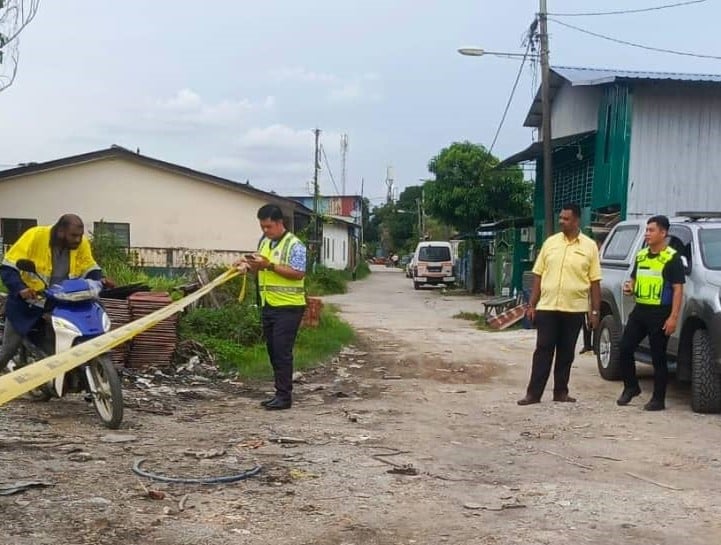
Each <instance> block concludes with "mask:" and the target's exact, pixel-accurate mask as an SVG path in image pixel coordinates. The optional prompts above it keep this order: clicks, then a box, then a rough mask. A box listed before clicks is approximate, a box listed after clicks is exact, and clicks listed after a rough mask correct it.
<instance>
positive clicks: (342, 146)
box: [340, 134, 348, 195]
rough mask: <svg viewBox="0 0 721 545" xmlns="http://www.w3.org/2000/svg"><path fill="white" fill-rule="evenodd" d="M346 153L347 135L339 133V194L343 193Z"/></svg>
mask: <svg viewBox="0 0 721 545" xmlns="http://www.w3.org/2000/svg"><path fill="white" fill-rule="evenodd" d="M347 155H348V135H347V134H341V135H340V161H341V170H340V187H341V193H340V194H341V195H345V194H346V193H345V188H346V185H345V181H346V156H347Z"/></svg>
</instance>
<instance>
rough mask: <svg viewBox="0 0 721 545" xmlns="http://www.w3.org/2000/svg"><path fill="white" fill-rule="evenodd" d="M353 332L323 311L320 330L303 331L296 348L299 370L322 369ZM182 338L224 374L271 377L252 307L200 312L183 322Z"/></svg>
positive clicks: (332, 312)
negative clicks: (202, 349) (197, 347)
mask: <svg viewBox="0 0 721 545" xmlns="http://www.w3.org/2000/svg"><path fill="white" fill-rule="evenodd" d="M354 336H355V333H354V331H353V329H352V328H351V327H350V326H349V325H348V324H347V323H345V322H344V321H343V320H341V319H340V318H339V317H338V316H337V313H336V310H335V309H333V308H329V307H326V308H324V309H323V311H322V313H321V317H320V324H319V326H318V327H316V328H302V329H301V330H300V332H299V333H298V339H297V341H296V344H295V351H294V353H295V368H296V369H304V368H307V367H312V366H314V365H318V364H320V363H322V362H323V361H325V360H327V359H328V358H329V357H330V356H332V355H333V354H336V353H337V352H338V351H340V349H341V348H342V347H343V346H345V345H347V344H349V343H350V342H351V341H352V340H353V338H354ZM181 338H183V339H192V340H195V341H197V342H199V343H201V344H202V345H203V346H204V347H205V348H206V349H207V350H208V351H209V352H210V353H211V354H212V355H213V357H215V358H216V363H217V364H218V365H219V366H220V367H221V368H222V369H223V370H224V371H235V372H237V373H238V374H239V375H241V376H244V377H266V376H269V375H270V374H271V369H270V364H269V363H268V354H267V352H266V347H265V343H264V342H262V341H261V337H260V320H259V316H258V310H257V309H256V308H254V307H252V306H249V305H236V306H235V307H233V308H223V309H197V310H195V311H191V312H190V313H188V315H186V316H184V317H183V318H182V319H181Z"/></svg>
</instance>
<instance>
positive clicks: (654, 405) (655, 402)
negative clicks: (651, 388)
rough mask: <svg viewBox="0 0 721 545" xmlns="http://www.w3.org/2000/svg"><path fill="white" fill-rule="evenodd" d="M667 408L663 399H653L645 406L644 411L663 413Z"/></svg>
mask: <svg viewBox="0 0 721 545" xmlns="http://www.w3.org/2000/svg"><path fill="white" fill-rule="evenodd" d="M665 408H666V404H665V403H664V401H663V399H656V398H655V397H652V398H651V400H650V401H649V402H648V403H646V404H645V405H644V406H643V410H644V411H663V410H664V409H665Z"/></svg>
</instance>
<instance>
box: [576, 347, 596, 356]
mask: <svg viewBox="0 0 721 545" xmlns="http://www.w3.org/2000/svg"><path fill="white" fill-rule="evenodd" d="M591 350H593V347H592V346H584V347H583V348H581V351H580V352H579V354H585V353H586V352H590V351H591Z"/></svg>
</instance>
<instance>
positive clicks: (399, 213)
mask: <svg viewBox="0 0 721 545" xmlns="http://www.w3.org/2000/svg"><path fill="white" fill-rule="evenodd" d="M422 192H423V188H422V187H421V186H419V185H414V186H409V187H407V188H405V189H404V190H403V192H402V193H401V194H400V196H399V197H398V201H397V202H395V203H387V204H384V205H382V206H378V207H376V208H375V209H374V210H373V217H372V218H371V219H370V222H369V228H368V229H366V231H365V234H364V236H365V240H366V241H367V242H368V243H371V244H380V246H381V248H382V249H383V251H384V252H385V254H386V255H390V254H391V253H394V252H395V253H398V254H405V253H410V252H412V251H413V250H414V249H415V247H416V244H417V242H418V241H419V240H420V238H421V236H420V233H419V231H418V211H419V210H418V204H419V203H418V201H419V200H420V199H421V195H422Z"/></svg>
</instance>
